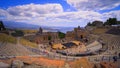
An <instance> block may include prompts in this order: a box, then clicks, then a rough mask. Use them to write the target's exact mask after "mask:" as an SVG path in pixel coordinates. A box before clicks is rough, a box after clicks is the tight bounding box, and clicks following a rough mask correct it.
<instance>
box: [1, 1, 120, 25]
mask: <svg viewBox="0 0 120 68" xmlns="http://www.w3.org/2000/svg"><path fill="white" fill-rule="evenodd" d="M110 17H116V18H117V19H118V20H119V19H120V0H92V1H90V0H0V20H3V21H11V22H24V23H28V24H35V25H44V26H64V27H65V26H66V27H68V26H78V25H80V26H85V25H86V24H87V23H88V22H89V21H94V20H100V21H105V20H106V19H108V18H110Z"/></svg>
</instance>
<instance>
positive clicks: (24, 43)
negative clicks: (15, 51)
mask: <svg viewBox="0 0 120 68" xmlns="http://www.w3.org/2000/svg"><path fill="white" fill-rule="evenodd" d="M20 43H21V44H22V45H25V46H29V47H33V48H37V47H38V45H37V44H36V43H33V42H30V41H28V40H25V39H23V38H21V39H20Z"/></svg>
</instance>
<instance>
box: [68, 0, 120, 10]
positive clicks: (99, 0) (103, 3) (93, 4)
mask: <svg viewBox="0 0 120 68" xmlns="http://www.w3.org/2000/svg"><path fill="white" fill-rule="evenodd" d="M66 2H67V3H68V4H70V5H71V6H73V7H75V8H76V9H77V10H94V11H99V10H106V9H112V8H115V7H117V6H119V5H120V0H66Z"/></svg>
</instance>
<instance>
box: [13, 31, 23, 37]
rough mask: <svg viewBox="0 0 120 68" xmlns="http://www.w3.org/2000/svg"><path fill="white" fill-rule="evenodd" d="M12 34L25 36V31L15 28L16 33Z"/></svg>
mask: <svg viewBox="0 0 120 68" xmlns="http://www.w3.org/2000/svg"><path fill="white" fill-rule="evenodd" d="M12 36H15V37H18V36H24V33H23V31H21V30H15V33H12Z"/></svg>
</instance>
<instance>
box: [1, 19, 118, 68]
mask: <svg viewBox="0 0 120 68" xmlns="http://www.w3.org/2000/svg"><path fill="white" fill-rule="evenodd" d="M0 24H2V25H0V66H1V67H2V66H3V67H5V68H7V67H8V68H9V67H11V68H119V67H120V66H119V64H120V26H119V25H118V26H104V25H103V24H102V23H101V22H100V21H94V26H89V25H87V26H86V27H85V28H81V27H80V26H78V27H76V28H74V29H73V30H71V31H67V32H66V33H62V32H44V29H43V28H42V27H40V28H39V30H37V31H36V32H31V33H30V32H28V33H26V34H25V33H24V35H22V36H19V34H18V36H17V32H16V33H15V30H12V29H6V28H5V27H4V24H3V23H0ZM61 36H62V37H61Z"/></svg>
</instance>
